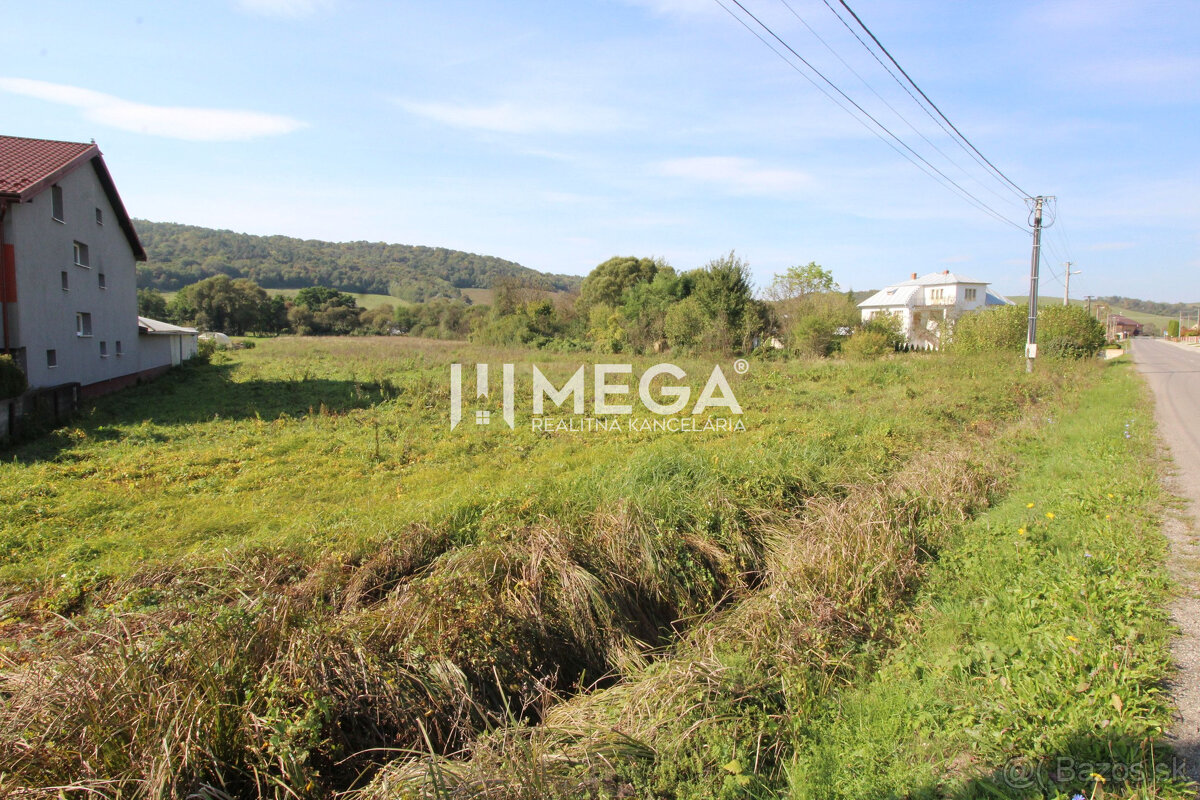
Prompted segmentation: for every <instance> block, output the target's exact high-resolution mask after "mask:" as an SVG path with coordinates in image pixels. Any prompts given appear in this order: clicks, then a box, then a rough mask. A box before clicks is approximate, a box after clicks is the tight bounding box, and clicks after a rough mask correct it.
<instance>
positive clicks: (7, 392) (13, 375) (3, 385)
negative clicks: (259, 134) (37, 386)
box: [0, 356, 29, 400]
mask: <svg viewBox="0 0 1200 800" xmlns="http://www.w3.org/2000/svg"><path fill="white" fill-rule="evenodd" d="M27 388H29V382H28V381H27V380H25V373H24V372H22V371H21V368H20V367H18V366H17V362H16V361H14V360H13V357H12V356H0V400H8V399H9V398H10V397H17V396H19V395H20V394H22V393H23V392H24V391H25V390H26V389H27Z"/></svg>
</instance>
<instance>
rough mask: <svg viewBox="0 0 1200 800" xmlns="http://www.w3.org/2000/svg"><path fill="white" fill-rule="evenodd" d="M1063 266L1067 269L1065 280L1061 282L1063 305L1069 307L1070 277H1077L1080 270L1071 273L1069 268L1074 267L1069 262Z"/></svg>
mask: <svg viewBox="0 0 1200 800" xmlns="http://www.w3.org/2000/svg"><path fill="white" fill-rule="evenodd" d="M1063 266H1064V267H1066V268H1067V278H1066V280H1064V281H1063V305H1064V306H1069V305H1071V275H1072V274H1074V275H1078V274H1079V273H1080V270H1075V272H1074V273H1072V272H1071V267H1073V266H1075V264H1074V263H1073V262H1071V261H1068V262H1066V263H1065V264H1063Z"/></svg>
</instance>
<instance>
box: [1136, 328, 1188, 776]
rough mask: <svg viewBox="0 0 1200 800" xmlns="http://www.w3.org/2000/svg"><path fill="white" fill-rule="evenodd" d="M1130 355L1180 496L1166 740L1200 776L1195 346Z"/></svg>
mask: <svg viewBox="0 0 1200 800" xmlns="http://www.w3.org/2000/svg"><path fill="white" fill-rule="evenodd" d="M1133 358H1134V361H1135V362H1136V364H1137V368H1138V371H1139V372H1141V373H1142V375H1143V376H1144V377H1145V379H1146V382H1147V383H1148V384H1149V385H1150V388H1151V389H1153V391H1154V396H1155V401H1156V402H1155V417H1156V418H1157V420H1158V430H1159V434H1160V435H1161V437H1162V440H1163V442H1164V443H1165V444H1166V446H1167V448H1168V449H1169V450H1170V452H1171V455H1172V456H1173V458H1174V460H1175V467H1176V469H1175V472H1174V474H1173V475H1171V476H1170V477H1169V478H1168V480H1167V488H1168V489H1169V490H1170V491H1171V492H1172V493H1174V494H1176V495H1178V496H1180V497H1183V498H1184V499H1185V500H1186V501H1187V508H1186V510H1184V511H1182V512H1179V513H1175V512H1172V513H1171V514H1170V515H1169V516H1168V519H1167V521H1166V524H1165V525H1164V533H1165V534H1166V536H1167V538H1168V540H1169V541H1170V543H1171V574H1172V577H1173V578H1174V579H1175V581H1176V583H1177V584H1178V586H1179V590H1180V591H1179V595H1178V597H1177V598H1176V600H1175V602H1174V603H1173V604H1172V607H1171V616H1172V618H1173V619H1174V621H1175V624H1176V625H1178V626H1179V629H1180V635H1179V636H1178V637H1177V638H1176V640H1175V643H1174V645H1173V646H1172V651H1173V652H1174V656H1175V662H1176V664H1177V665H1178V667H1179V673H1178V674H1177V675H1176V677H1175V680H1174V682H1173V683H1172V686H1171V693H1172V697H1173V699H1174V700H1175V703H1176V705H1177V706H1178V707H1179V719H1178V720H1176V724H1175V728H1174V730H1173V731H1172V732H1171V739H1172V744H1174V746H1175V748H1176V752H1177V753H1178V755H1179V757H1180V758H1181V759H1183V760H1184V761H1185V762H1186V770H1187V773H1188V775H1189V776H1190V777H1191V778H1192V779H1193V780H1198V779H1200V350H1197V349H1194V348H1193V349H1191V350H1188V349H1185V348H1182V347H1178V346H1176V345H1172V344H1170V343H1167V342H1161V341H1156V340H1150V339H1139V340H1135V342H1134V348H1133Z"/></svg>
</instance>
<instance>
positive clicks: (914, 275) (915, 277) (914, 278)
mask: <svg viewBox="0 0 1200 800" xmlns="http://www.w3.org/2000/svg"><path fill="white" fill-rule="evenodd" d="M912 279H913V280H914V281H915V280H916V279H917V273H915V272H914V273H913V276H912Z"/></svg>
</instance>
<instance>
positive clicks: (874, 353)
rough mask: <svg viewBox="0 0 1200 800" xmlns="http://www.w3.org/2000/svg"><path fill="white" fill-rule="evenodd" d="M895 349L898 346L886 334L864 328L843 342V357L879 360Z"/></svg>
mask: <svg viewBox="0 0 1200 800" xmlns="http://www.w3.org/2000/svg"><path fill="white" fill-rule="evenodd" d="M895 349H896V346H895V345H894V344H893V343H892V341H891V340H890V339H889V337H888V335H887V334H886V333H884V332H883V331H879V330H871V329H869V328H863V329H862V330H861V331H858V332H857V333H855V334H854V335H853V336H851V337H850V338H849V339H847V340H846V341H844V342H842V355H844V356H846V358H854V359H867V358H878V357H879V356H881V355H883V354H884V353H891V352H892V351H894V350H895Z"/></svg>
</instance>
